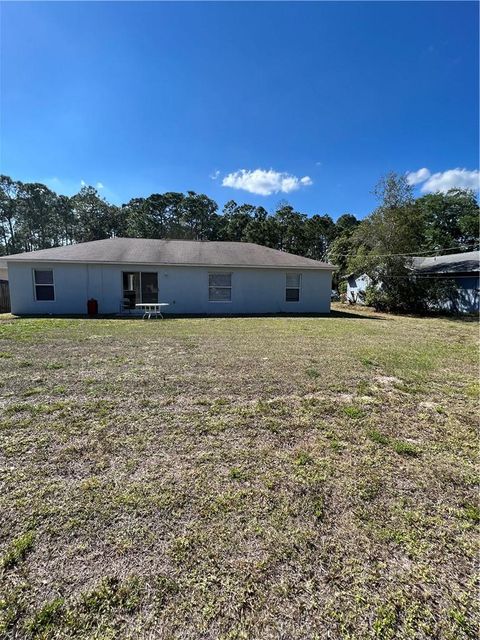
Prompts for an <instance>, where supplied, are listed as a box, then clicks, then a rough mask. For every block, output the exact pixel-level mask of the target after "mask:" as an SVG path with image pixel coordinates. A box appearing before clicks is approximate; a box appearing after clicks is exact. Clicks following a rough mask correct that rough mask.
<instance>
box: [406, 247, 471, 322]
mask: <svg viewBox="0 0 480 640" xmlns="http://www.w3.org/2000/svg"><path fill="white" fill-rule="evenodd" d="M479 264H480V252H479V251H467V252H465V253H453V254H450V255H446V256H435V257H434V258H422V257H419V258H413V264H412V267H413V271H414V273H416V274H417V275H422V276H428V277H431V278H435V277H439V278H445V277H447V278H452V280H453V281H454V282H455V289H456V290H455V292H454V294H453V295H452V297H451V298H449V299H448V300H445V301H444V302H443V304H442V308H443V309H445V310H448V311H453V312H455V313H458V312H459V313H476V312H478V310H479V302H480V294H479V291H480V289H479V287H480V283H479V276H480V269H479Z"/></svg>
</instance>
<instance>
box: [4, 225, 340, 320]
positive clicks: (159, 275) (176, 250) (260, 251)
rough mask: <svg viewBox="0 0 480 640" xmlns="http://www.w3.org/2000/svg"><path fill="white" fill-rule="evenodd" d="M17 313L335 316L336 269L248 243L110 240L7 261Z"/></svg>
mask: <svg viewBox="0 0 480 640" xmlns="http://www.w3.org/2000/svg"><path fill="white" fill-rule="evenodd" d="M7 263H8V273H9V281H10V298H11V307H12V313H14V314H17V315H31V314H84V313H86V312H87V301H88V300H89V299H92V298H93V299H95V300H96V301H97V302H98V312H99V313H101V314H116V313H120V312H122V311H124V310H125V308H135V304H140V303H154V302H165V303H168V304H169V306H168V308H167V309H168V312H169V313H175V314H201V315H208V314H220V315H226V314H257V313H259V314H263V313H328V312H329V311H330V296H331V290H332V287H331V282H332V272H333V271H334V269H335V267H334V266H332V265H331V264H328V263H325V262H318V261H316V260H311V259H309V258H304V257H302V256H297V255H292V254H289V253H286V252H283V251H277V250H275V249H270V248H268V247H262V246H260V245H257V244H252V243H246V242H245V243H244V242H209V241H195V240H151V239H140V238H110V239H107V240H97V241H94V242H83V243H79V244H74V245H68V246H62V247H55V248H52V249H42V250H40V251H32V252H29V253H19V254H16V255H11V256H7Z"/></svg>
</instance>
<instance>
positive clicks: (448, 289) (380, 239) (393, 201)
mask: <svg viewBox="0 0 480 640" xmlns="http://www.w3.org/2000/svg"><path fill="white" fill-rule="evenodd" d="M375 193H376V194H377V195H378V196H379V197H380V199H381V202H380V206H379V207H378V208H377V209H376V210H375V211H374V212H373V213H372V214H371V215H370V216H368V217H367V218H366V219H365V220H364V221H363V222H362V223H361V224H360V225H359V226H358V227H357V228H356V229H355V231H354V233H353V235H352V243H353V245H354V246H355V247H356V250H355V252H354V253H355V255H353V256H352V257H351V258H350V259H349V260H348V263H347V266H346V269H348V270H349V271H352V272H355V273H357V274H361V273H366V274H368V276H369V277H370V279H371V284H370V285H369V287H367V290H366V292H365V303H366V304H367V305H369V306H373V307H374V308H375V309H377V310H378V311H396V312H412V311H413V312H425V311H428V310H432V309H439V308H441V305H440V301H443V300H445V299H449V298H451V299H452V300H454V299H455V298H454V291H455V283H454V282H453V281H450V280H446V279H443V278H439V279H436V278H428V277H421V276H416V275H415V274H414V273H413V272H412V268H413V266H414V265H413V262H412V258H411V257H410V256H412V255H414V254H415V253H417V254H419V255H422V254H424V253H425V252H428V251H432V250H437V249H438V250H442V249H443V248H445V249H448V248H450V247H452V246H453V247H455V246H458V248H459V250H461V249H462V248H466V249H470V248H472V247H471V246H467V245H466V244H465V243H467V242H472V238H471V237H469V236H467V235H462V232H461V231H460V227H461V225H463V226H465V224H467V223H465V220H467V222H468V220H470V217H471V216H472V215H473V214H474V212H476V213H475V215H476V218H477V227H478V204H477V203H476V201H475V198H474V196H473V194H472V193H471V192H465V191H458V190H456V191H449V192H448V193H447V194H441V193H438V194H432V195H429V196H424V197H422V198H419V199H418V200H416V201H415V200H413V197H412V192H411V188H410V187H409V185H407V184H406V181H405V177H404V176H397V175H395V174H389V175H388V176H386V177H385V178H383V179H382V180H381V181H380V183H379V185H377V188H376V191H375ZM468 224H469V223H468ZM468 224H467V226H468Z"/></svg>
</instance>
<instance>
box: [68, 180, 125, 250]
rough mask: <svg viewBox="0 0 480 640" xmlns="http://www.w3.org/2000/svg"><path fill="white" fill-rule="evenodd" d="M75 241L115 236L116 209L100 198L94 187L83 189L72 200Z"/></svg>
mask: <svg viewBox="0 0 480 640" xmlns="http://www.w3.org/2000/svg"><path fill="white" fill-rule="evenodd" d="M72 207H73V214H74V218H75V241H76V242H89V241H91V240H103V239H104V238H110V237H111V236H112V235H113V231H114V227H115V209H116V207H114V206H112V205H111V204H108V202H107V201H106V200H104V199H103V198H101V197H100V195H99V194H98V191H97V190H96V189H95V188H94V187H89V186H85V187H82V188H81V189H80V191H79V193H77V195H75V196H73V198H72Z"/></svg>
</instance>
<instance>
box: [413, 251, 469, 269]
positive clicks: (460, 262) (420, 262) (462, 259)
mask: <svg viewBox="0 0 480 640" xmlns="http://www.w3.org/2000/svg"><path fill="white" fill-rule="evenodd" d="M479 260H480V252H479V251H466V252H465V253H451V254H450V255H445V256H435V257H433V258H422V257H418V258H413V264H412V266H413V269H414V270H415V271H416V272H421V273H468V272H471V271H476V272H478V271H479Z"/></svg>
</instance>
